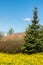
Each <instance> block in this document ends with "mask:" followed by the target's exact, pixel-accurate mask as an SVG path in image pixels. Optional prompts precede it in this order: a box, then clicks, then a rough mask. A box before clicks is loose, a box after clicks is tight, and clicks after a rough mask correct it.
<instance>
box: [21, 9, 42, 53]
mask: <svg viewBox="0 0 43 65" xmlns="http://www.w3.org/2000/svg"><path fill="white" fill-rule="evenodd" d="M24 40H25V44H24V46H23V48H22V50H23V53H24V52H25V53H28V54H29V53H36V52H42V51H43V26H41V25H40V24H39V20H38V15H37V8H35V9H34V16H33V20H32V24H31V25H29V26H28V28H27V29H26V32H25V38H24Z"/></svg>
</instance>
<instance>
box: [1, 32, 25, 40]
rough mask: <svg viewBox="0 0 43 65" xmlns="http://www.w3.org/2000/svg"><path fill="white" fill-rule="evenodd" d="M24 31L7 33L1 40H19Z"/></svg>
mask: <svg viewBox="0 0 43 65" xmlns="http://www.w3.org/2000/svg"><path fill="white" fill-rule="evenodd" d="M24 34H25V33H24V32H23V33H15V34H12V35H7V36H5V37H3V38H2V40H3V41H8V40H21V39H23V37H24Z"/></svg>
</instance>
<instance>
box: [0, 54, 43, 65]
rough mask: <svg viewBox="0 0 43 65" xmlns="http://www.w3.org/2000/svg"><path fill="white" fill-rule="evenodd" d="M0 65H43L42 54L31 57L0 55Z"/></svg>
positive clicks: (24, 55) (25, 55)
mask: <svg viewBox="0 0 43 65" xmlns="http://www.w3.org/2000/svg"><path fill="white" fill-rule="evenodd" d="M0 65H43V53H36V54H31V55H27V54H5V53H0Z"/></svg>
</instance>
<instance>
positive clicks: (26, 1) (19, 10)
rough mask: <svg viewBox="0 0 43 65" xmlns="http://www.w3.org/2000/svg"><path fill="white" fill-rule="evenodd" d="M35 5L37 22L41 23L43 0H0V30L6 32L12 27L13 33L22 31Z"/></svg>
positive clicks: (29, 19) (31, 15)
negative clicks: (36, 7)
mask: <svg viewBox="0 0 43 65" xmlns="http://www.w3.org/2000/svg"><path fill="white" fill-rule="evenodd" d="M36 5H37V6H38V16H39V20H40V22H39V23H40V24H43V0H0V31H2V32H4V33H5V34H6V33H7V32H8V30H9V29H10V28H11V27H12V28H13V29H14V32H15V33H16V32H24V31H25V29H26V27H27V26H28V24H31V18H32V17H33V9H34V7H35V6H36Z"/></svg>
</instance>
